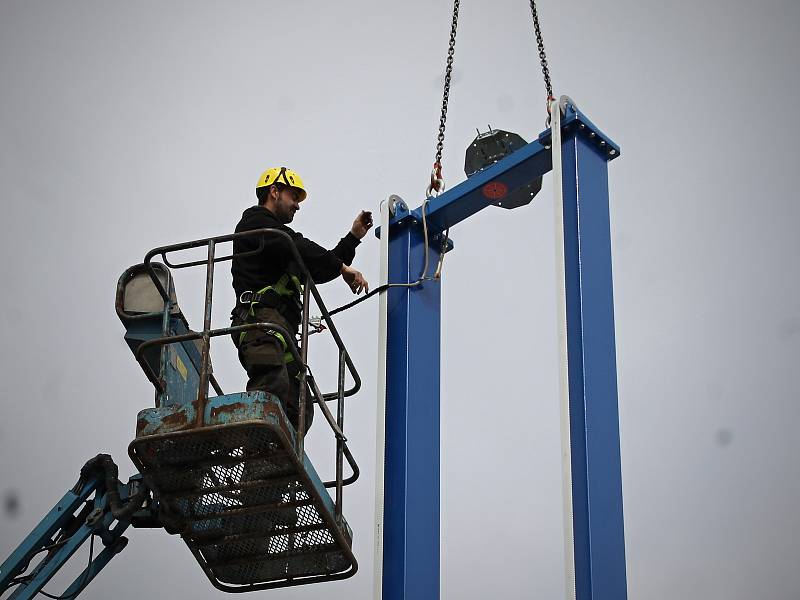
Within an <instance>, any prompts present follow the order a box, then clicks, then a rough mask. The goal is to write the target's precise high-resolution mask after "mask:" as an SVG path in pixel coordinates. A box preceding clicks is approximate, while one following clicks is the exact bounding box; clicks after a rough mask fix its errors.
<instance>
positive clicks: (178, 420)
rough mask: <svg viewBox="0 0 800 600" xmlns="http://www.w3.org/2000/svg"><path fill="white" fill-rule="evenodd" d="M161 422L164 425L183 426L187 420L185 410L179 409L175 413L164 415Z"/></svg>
mask: <svg viewBox="0 0 800 600" xmlns="http://www.w3.org/2000/svg"><path fill="white" fill-rule="evenodd" d="M161 423H162V424H163V425H164V426H165V427H170V428H172V427H185V426H186V424H187V423H188V421H187V420H186V412H185V411H180V412H176V413H172V414H171V415H167V416H165V417H164V418H163V419H161Z"/></svg>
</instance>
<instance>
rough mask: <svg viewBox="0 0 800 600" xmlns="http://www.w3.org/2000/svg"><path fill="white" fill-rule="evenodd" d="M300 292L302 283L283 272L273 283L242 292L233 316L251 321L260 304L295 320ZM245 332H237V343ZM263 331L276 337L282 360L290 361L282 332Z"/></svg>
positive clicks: (292, 357)
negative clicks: (281, 349) (281, 352)
mask: <svg viewBox="0 0 800 600" xmlns="http://www.w3.org/2000/svg"><path fill="white" fill-rule="evenodd" d="M302 292H303V285H302V284H301V283H300V279H298V278H297V276H295V275H291V274H290V273H284V274H283V275H282V276H281V278H280V279H278V281H277V282H275V283H274V284H273V285H268V286H266V287H263V288H261V289H260V290H258V291H255V292H253V291H251V290H247V291H244V292H242V293H241V294H240V295H239V302H238V303H237V305H236V308H235V309H234V316H236V317H237V318H239V319H240V320H241V321H243V322H245V323H252V322H254V321H255V319H256V308H257V307H259V306H260V307H262V308H274V309H275V310H277V311H278V312H279V313H281V314H282V315H283V316H284V317H286V319H287V320H288V321H289V322H293V321H296V320H297V319H299V318H300V315H301V314H302V304H301V302H300V296H301V294H302ZM246 333H247V332H246V331H243V332H241V333H240V334H239V345H241V344H242V343H243V342H244V336H245V334H246ZM265 333H266V334H267V335H271V336H274V337H276V338H278V341H280V343H281V346H283V351H284V355H283V360H284V362H285V363H287V364H288V363H290V362H292V361H293V360H294V356H293V355H292V353H291V352H290V351H289V345H288V344H287V342H286V339H285V338H284V337H283V334H282V333H280V332H279V331H275V330H274V329H269V330H267V331H266V332H265Z"/></svg>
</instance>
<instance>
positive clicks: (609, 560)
mask: <svg viewBox="0 0 800 600" xmlns="http://www.w3.org/2000/svg"><path fill="white" fill-rule="evenodd" d="M590 135H592V134H591V133H590V131H589V129H588V128H583V127H582V126H580V125H579V124H577V123H576V124H574V125H573V126H572V127H568V128H567V130H566V131H564V132H563V140H562V152H561V156H562V173H563V176H562V180H563V185H562V191H563V206H564V258H565V267H566V272H565V278H566V304H567V305H566V315H567V355H568V369H569V370H568V376H569V412H570V437H571V444H572V453H571V466H572V510H573V528H574V560H575V591H576V595H575V597H576V598H577V600H620V599H623V600H624V599H625V598H627V584H626V572H625V535H624V525H623V516H622V515H623V513H622V475H621V467H620V449H619V415H618V406H617V365H616V349H615V338H614V295H613V285H612V274H611V231H610V222H609V209H608V167H607V162H608V160H609V159H610V158H611V157H613V155H611V156H610V155H609V152H608V151H607V150H605V149H604V147H605V144H603V146H600V145H599V144H598V142H597V140H596V139H592V138H594V137H595V136H594V135H592V138H590V137H589V136H590Z"/></svg>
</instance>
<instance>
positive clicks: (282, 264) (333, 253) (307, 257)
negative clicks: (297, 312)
mask: <svg viewBox="0 0 800 600" xmlns="http://www.w3.org/2000/svg"><path fill="white" fill-rule="evenodd" d="M262 228H269V229H279V230H281V231H283V232H285V233H288V234H289V235H290V236H291V238H292V240H294V244H295V246H296V247H297V250H298V252H299V253H300V256H301V258H302V259H303V262H304V263H305V265H306V267H307V268H308V271H309V272H310V273H311V278H312V279H313V280H314V283H326V282H328V281H331V280H333V279H336V278H337V277H338V276H339V275H340V273H341V270H342V263H344V264H346V265H350V263H352V262H353V258H355V255H356V247H357V246H358V245H359V244H360V243H361V241H360V240H359V239H358V238H357V237H356V236H354V235H353V234H352V233H349V232H348V233H347V235H346V236H344V237H343V238H342V239H341V240H339V243H338V244H336V247H335V248H334V249H333V250H326V249H325V248H323V247H322V246H320V245H319V244H316V243H315V242H312V241H311V240H309V239H306V238H304V237H303V236H302V234H300V233H297V232H296V231H293V230H292V229H291V228H289V227H287V226H286V225H284V224H282V223H281V222H280V221H278V219H277V218H275V215H273V214H272V213H271V212H270V211H269V210H267V209H266V208H264V207H263V206H251V207H250V208H248V209H247V210H245V211H244V213H243V214H242V219H241V220H240V221H239V223H238V224H237V225H236V232H237V233H239V232H240V231H249V230H252V229H262ZM259 237H264V248H263V249H262V250H261V252H259V253H258V254H254V255H252V256H245V257H238V256H234V258H233V260H232V264H231V273H232V274H233V289H234V290H235V291H236V297H237V298H238V297H239V296H240V295H241V293H242V292H244V291H247V290H251V291H257V290H260V289H261V288H263V287H266V286H268V285H272V284H274V283H276V282H277V281H278V279H280V277H281V276H282V275H283V274H284V273H290V274H292V275H297V276H300V269H299V267H298V266H297V265H296V264H294V260H293V259H292V252H291V249H290V248H289V246H288V243H287V241H286V240H285V239H284V238H282V237H280V236H258V235H254V236H249V237H245V238H241V239H236V240H234V242H233V251H234V253H235V254H238V253H239V252H247V251H249V250H255V249H256V248H258V245H259ZM300 280H301V281H302V280H303V278H302V277H300Z"/></svg>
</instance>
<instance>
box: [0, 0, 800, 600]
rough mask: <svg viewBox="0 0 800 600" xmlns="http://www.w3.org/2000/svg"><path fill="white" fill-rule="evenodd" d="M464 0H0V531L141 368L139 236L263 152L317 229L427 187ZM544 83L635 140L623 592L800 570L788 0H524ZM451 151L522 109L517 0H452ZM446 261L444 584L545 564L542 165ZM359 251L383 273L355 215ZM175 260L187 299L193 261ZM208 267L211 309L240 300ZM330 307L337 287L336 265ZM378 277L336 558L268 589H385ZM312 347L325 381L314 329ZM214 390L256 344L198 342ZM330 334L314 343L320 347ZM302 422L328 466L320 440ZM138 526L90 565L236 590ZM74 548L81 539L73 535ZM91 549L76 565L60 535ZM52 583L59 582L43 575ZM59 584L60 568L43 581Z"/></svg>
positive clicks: (152, 240)
mask: <svg viewBox="0 0 800 600" xmlns="http://www.w3.org/2000/svg"><path fill="white" fill-rule="evenodd" d="M451 9H452V5H451V4H450V3H449V2H422V1H418V0H414V1H410V2H409V1H407V2H382V1H374V0H373V1H368V0H344V1H342V2H336V3H322V2H310V1H305V2H302V1H295V2H283V3H278V2H245V1H236V2H200V1H195V2H188V1H186V2H177V1H169V2H100V1H95V2H87V1H72V2H55V1H50V2H43V1H22V0H19V1H12V0H2V1H1V2H0V89H2V93H0V197H2V206H3V217H2V219H0V249H1V250H2V254H3V257H4V260H3V263H2V266H1V267H0V268H2V286H0V327H2V329H3V335H2V346H0V356H1V357H2V360H0V376H1V377H2V381H3V385H4V391H3V405H2V406H3V419H2V421H0V456H2V461H1V462H0V500H2V510H0V559H2V558H4V557H5V556H7V555H8V554H9V553H10V552H11V550H12V549H13V548H14V547H15V546H16V544H17V543H18V542H19V541H20V540H21V539H22V538H23V537H24V536H25V535H26V534H27V533H28V531H30V529H32V527H33V526H34V525H35V524H36V523H37V522H38V521H39V519H40V518H41V517H42V516H43V515H44V514H46V513H47V511H49V509H50V508H51V507H52V506H53V505H54V504H55V503H56V501H57V500H58V499H59V498H60V497H61V496H62V495H63V494H64V492H65V491H66V490H67V489H68V488H70V487H72V485H73V484H74V483H75V481H76V479H77V476H78V471H79V469H80V467H81V466H82V465H83V464H84V462H85V461H86V460H87V459H88V458H90V457H92V456H94V455H95V454H97V453H98V452H109V453H111V454H112V455H113V456H114V458H115V459H116V461H117V463H118V464H119V465H120V471H121V477H125V478H127V476H129V475H130V474H132V473H133V466H132V464H131V463H130V461H129V459H128V458H127V445H128V443H129V442H130V441H131V439H132V438H133V435H134V427H135V419H136V414H137V412H138V411H139V410H141V409H143V408H146V407H148V406H151V405H152V403H153V393H152V387H151V386H150V384H149V383H148V382H147V380H146V378H145V376H144V374H143V373H142V372H141V370H140V369H139V367H138V365H137V364H136V362H135V361H134V359H133V356H132V355H131V353H130V351H129V350H128V348H127V346H126V344H125V342H124V341H123V338H122V336H123V327H122V325H121V324H120V323H119V321H118V319H117V317H116V314H115V312H114V291H115V286H116V282H117V278H118V277H119V275H120V274H121V273H122V271H123V270H124V269H125V268H126V267H128V266H129V265H131V264H134V263H137V262H140V261H141V259H142V258H143V256H144V254H145V253H146V252H147V251H148V250H149V249H151V248H153V247H155V246H159V245H163V244H168V243H174V242H180V241H186V240H191V239H197V238H201V237H204V236H207V235H216V234H224V233H227V232H230V231H232V229H233V227H234V225H235V223H236V221H237V220H238V218H239V215H240V214H241V212H242V210H244V209H245V208H246V207H247V206H249V205H250V204H252V203H253V201H254V198H253V186H254V183H255V181H256V178H257V176H258V174H259V173H260V172H261V171H262V170H263V169H265V168H266V167H268V166H272V165H280V164H285V165H287V166H290V167H291V168H293V169H296V170H297V171H298V172H299V173H300V174H301V175H302V176H303V177H304V179H305V181H306V183H307V186H308V190H309V197H308V200H307V201H306V202H304V203H303V205H302V210H301V211H300V213H299V214H298V216H297V218H296V220H295V226H296V228H297V229H298V230H300V231H302V232H303V233H304V234H306V235H307V236H309V237H311V238H312V239H315V240H318V241H320V242H321V243H325V244H329V245H333V244H334V243H335V242H336V240H338V238H339V237H340V236H341V235H343V234H344V233H345V232H346V231H347V229H348V228H349V226H350V223H351V222H352V219H353V218H354V217H355V215H356V214H357V213H358V211H359V210H361V209H367V210H374V211H377V210H378V205H379V202H380V200H381V199H382V198H385V197H386V196H388V195H389V194H392V193H395V194H399V195H401V196H402V197H403V198H405V199H406V201H407V202H408V203H409V204H410V205H412V206H413V207H416V206H418V205H419V204H420V202H421V200H422V197H423V194H424V189H425V186H426V185H427V183H428V181H427V179H428V173H429V170H430V164H431V162H432V160H433V156H434V151H435V143H436V133H437V126H438V117H439V110H440V102H441V86H442V79H443V70H444V59H445V53H446V50H447V40H448V33H449V28H450V11H451ZM539 11H540V16H541V20H542V27H543V31H544V36H545V43H546V48H547V51H548V58H549V60H550V67H551V73H552V77H553V84H554V88H555V91H556V93H557V94H569V95H570V96H571V97H572V98H574V99H575V101H576V102H577V103H578V105H579V106H580V108H581V109H582V110H583V111H584V112H585V113H586V114H587V115H588V116H589V118H590V119H592V121H594V122H595V123H596V124H597V125H598V126H599V127H600V128H601V129H603V130H604V131H605V132H606V133H607V134H608V135H609V136H610V137H611V138H612V139H614V140H615V141H616V142H617V143H619V144H620V146H621V148H622V156H621V157H620V158H619V159H618V160H615V161H614V162H612V163H611V164H610V165H609V167H610V170H609V172H610V201H611V221H612V239H613V262H614V284H615V300H616V308H615V310H616V332H617V364H618V381H619V405H620V425H621V447H622V473H623V486H624V501H625V526H626V550H627V565H628V567H627V568H628V589H629V597H630V598H632V599H639V598H641V599H648V600H667V599H670V600H671V599H674V598H686V599H695V598H696V599H703V600H716V599H720V600H722V599H725V600H739V599H741V600H745V599H747V600H749V599H751V598H766V599H770V600H796V599H797V598H798V597H800V570H798V568H797V565H798V564H800V542H798V539H800V536H798V533H799V532H800V517H798V512H797V506H798V505H800V476H799V475H800V473H798V470H799V469H798V462H797V459H796V455H797V447H798V442H799V441H800V440H799V439H798V437H800V436H798V434H797V425H796V424H797V422H798V419H800V403H798V392H797V390H798V387H800V369H798V364H800V303H799V302H798V297H799V296H800V283H799V282H798V267H797V259H798V256H800V239H799V238H798V235H797V233H796V230H797V227H798V222H799V221H800V219H798V217H800V208H799V207H798V197H797V192H796V189H797V183H796V179H797V164H798V159H800V153H799V152H798V150H797V143H796V140H795V139H794V138H795V136H798V135H800V126H798V122H797V119H796V118H795V117H794V115H793V114H792V112H791V111H792V110H793V109H794V108H795V107H796V106H798V105H800V85H799V84H798V75H797V73H798V65H799V64H800V41H798V39H797V36H796V31H797V29H798V26H800V3H798V2H797V1H796V0H783V1H780V0H765V1H764V2H759V3H751V2H742V1H739V0H729V1H724V2H723V1H722V0H704V1H702V2H688V1H683V0H679V1H676V2H661V1H655V0H642V1H638V2H632V1H625V0H608V1H606V2H590V1H588V0H577V1H576V2H573V3H571V4H569V5H564V4H563V3H557V2H554V1H548V0H540V2H539ZM455 64H456V67H455V76H454V84H453V88H452V94H451V101H450V113H449V116H448V128H447V139H446V142H445V149H444V175H445V177H446V179H447V180H448V182H449V183H450V185H451V186H452V185H453V184H455V183H457V182H458V181H461V180H462V179H463V178H464V173H463V157H464V149H465V148H466V146H467V145H468V144H469V142H470V141H471V140H472V139H473V137H474V136H475V128H476V127H477V128H481V129H482V130H485V128H486V126H487V124H491V125H492V126H494V127H499V128H502V129H506V130H509V131H514V132H516V133H519V134H520V135H522V136H523V137H524V138H525V139H527V140H531V139H533V138H535V137H536V136H537V135H538V133H539V132H540V131H541V129H542V128H543V126H544V117H545V114H544V98H543V96H544V91H543V84H542V78H541V73H540V70H539V65H538V58H537V55H536V46H535V40H534V35H533V28H532V24H531V17H530V10H529V7H528V3H527V2H524V1H522V0H515V1H514V2H511V0H501V1H498V2H492V3H489V2H470V1H465V2H463V4H462V8H461V22H460V26H459V32H458V45H457V48H456V55H455ZM451 235H452V237H453V238H454V241H455V244H456V250H455V251H454V252H452V253H450V254H448V255H447V259H446V261H445V264H444V278H443V282H442V286H443V287H442V294H443V307H442V311H443V323H442V350H443V355H442V498H443V502H442V597H443V598H447V599H458V600H461V599H464V600H478V599H483V598H487V597H490V596H491V597H497V598H514V599H516V598H560V597H562V596H563V587H564V584H563V565H562V532H561V497H560V494H561V463H560V459H559V435H560V432H559V421H558V415H559V412H558V396H557V391H558V390H557V383H558V380H557V377H558V373H557V365H558V356H557V345H556V305H555V301H556V287H555V281H556V280H555V271H554V264H555V258H554V241H553V205H552V185H551V181H550V179H549V178H545V183H544V188H543V190H542V192H541V194H540V196H539V197H538V198H537V199H536V201H535V202H534V203H533V204H531V205H529V206H527V207H524V208H520V209H518V210H515V211H513V212H508V211H505V210H502V209H499V208H497V209H495V208H488V209H486V210H484V211H483V212H481V213H479V214H478V215H476V216H474V217H473V218H471V219H470V220H468V221H467V222H464V223H462V224H460V225H458V226H457V227H455V228H453V230H452V231H451ZM355 264H356V266H357V267H358V268H360V269H361V270H362V271H363V272H364V273H365V275H366V276H367V278H368V279H370V281H371V282H373V284H375V283H377V280H378V241H377V240H376V239H375V238H374V237H373V236H372V235H370V236H369V237H368V238H366V240H365V243H364V244H363V245H362V246H361V247H360V248H359V252H358V257H357V259H356V263H355ZM181 275H182V277H179V278H178V281H177V286H178V297H179V301H180V303H181V306H182V307H183V309H184V311H185V312H186V313H187V316H188V317H189V319H190V321H191V322H192V323H193V324H196V325H198V326H199V324H200V323H201V319H200V314H199V313H200V307H201V302H202V287H201V286H202V276H201V275H199V274H198V275H196V276H192V275H188V276H187V275H185V274H183V273H181ZM228 282H229V276H228V274H227V273H226V272H225V269H222V270H221V273H220V275H219V279H218V283H217V286H216V295H215V301H216V305H215V307H216V309H215V312H214V316H215V319H216V323H217V324H219V325H224V324H225V323H226V317H227V314H228V312H229V310H230V305H231V302H232V293H230V292H229V288H228ZM323 290H324V293H325V298H326V301H327V303H328V306H330V307H334V306H338V305H340V304H342V303H344V302H345V301H347V300H348V299H349V298H350V296H349V291H348V290H347V288H346V286H345V285H344V284H343V283H341V282H340V281H337V282H333V283H331V284H328V285H326V286H325V287H324V288H323ZM377 315H378V312H377V301H373V302H371V303H367V304H362V305H359V307H358V308H356V309H353V310H351V311H349V312H348V313H345V314H342V315H341V317H340V318H338V319H337V322H338V324H339V327H340V330H341V332H342V334H343V337H344V340H345V342H346V344H347V345H348V348H349V349H350V351H351V353H352V355H353V357H354V360H355V362H356V365H357V366H358V368H359V370H360V372H361V374H362V377H363V379H364V387H363V391H362V392H361V393H360V395H359V396H357V397H356V398H354V399H353V400H352V401H351V402H350V404H349V406H348V410H347V430H348V432H349V433H348V435H349V438H350V440H351V448H352V449H353V452H354V454H355V455H356V457H357V459H358V461H359V464H360V465H361V467H362V477H361V479H360V480H359V482H358V483H357V484H356V485H355V486H352V487H351V488H350V489H348V490H347V494H346V496H345V505H344V506H345V515H346V517H347V519H348V521H349V522H350V524H351V526H352V528H353V530H354V538H355V541H354V550H355V553H356V556H357V558H358V560H359V563H360V570H359V572H358V574H357V575H356V576H355V577H353V578H352V579H349V580H346V581H342V582H337V583H330V584H322V585H317V586H308V587H305V588H294V589H287V590H279V591H272V592H264V593H262V594H263V595H265V596H266V595H267V594H268V595H269V597H271V598H275V599H308V600H311V599H314V598H323V597H325V598H331V597H336V598H348V599H353V600H364V599H367V598H370V595H371V590H372V551H373V531H372V528H373V516H374V515H373V512H374V506H373V494H374V487H373V486H374V462H375V460H374V453H375V451H374V447H375V406H376V400H375V380H376V358H375V357H376V349H377ZM320 338H322V336H317V337H316V338H312V341H313V342H316V346H315V347H314V349H313V352H312V368H314V370H315V372H316V373H317V374H318V375H320V376H321V378H322V379H323V383H324V382H326V381H327V382H328V385H327V386H326V387H327V389H330V387H331V384H332V383H333V381H334V380H333V378H334V376H335V365H334V363H332V362H330V361H331V360H333V358H332V357H333V355H332V354H331V353H330V350H331V346H330V344H329V342H328V341H326V340H324V339H320ZM212 351H213V356H214V366H215V369H216V373H217V377H218V378H219V380H220V382H221V383H222V385H223V388H225V390H226V391H236V390H240V389H242V388H243V387H244V382H245V377H244V373H243V372H242V370H241V368H240V366H239V364H238V362H237V360H236V356H235V353H234V351H233V348H232V346H231V345H230V343H229V341H228V340H220V341H219V342H218V343H217V344H216V345H215V346H214V347H213V348H212ZM326 361H328V362H326ZM321 423H322V420H321V419H320V420H319V421H318V423H317V424H316V425H315V426H314V429H313V430H312V436H311V440H310V443H309V452H310V454H311V457H312V460H314V462H315V464H317V465H318V467H319V470H320V471H321V472H322V473H323V475H326V474H330V473H332V466H333V463H332V461H331V460H330V448H331V447H332V444H331V443H330V441H329V437H328V436H327V435H325V434H326V433H327V432H326V430H325V428H324V427H322V426H321V425H320V424H321ZM129 537H130V539H131V543H130V544H129V545H128V547H127V549H126V550H125V551H124V552H123V553H122V554H121V555H120V556H118V557H116V558H115V559H114V560H113V561H112V562H111V563H110V565H109V566H108V567H107V568H106V569H105V570H104V571H103V572H102V573H101V574H100V576H99V577H98V579H97V580H96V581H95V582H94V583H93V584H92V585H91V586H90V588H89V589H88V590H87V591H86V592H85V593H84V594H83V595H82V596H81V597H82V598H87V599H90V600H91V599H106V598H115V599H117V600H127V599H131V600H133V599H137V600H138V599H139V598H192V599H193V600H201V599H212V598H221V597H222V593H221V592H219V591H217V590H215V589H214V588H213V587H212V586H211V585H210V584H209V583H208V581H207V580H206V578H205V576H204V575H203V573H202V571H201V570H200V568H199V567H198V566H197V564H196V562H195V560H194V558H193V557H192V556H191V554H190V552H189V550H188V549H187V548H186V547H185V545H184V544H183V543H182V542H181V540H180V539H178V538H176V537H174V536H169V535H167V534H166V533H165V532H164V531H155V530H152V531H151V530H130V532H129ZM86 551H87V549H86V548H85V549H84V550H83V551H82V552H81V553H79V555H78V557H76V563H81V562H82V561H83V560H85V552H86ZM76 568H77V567H76ZM60 585H61V587H59V586H60ZM47 589H48V590H49V591H50V592H51V593H59V592H60V591H61V590H62V589H63V582H62V583H59V582H58V581H54V582H52V583H51V584H50V586H48V588H47Z"/></svg>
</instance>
